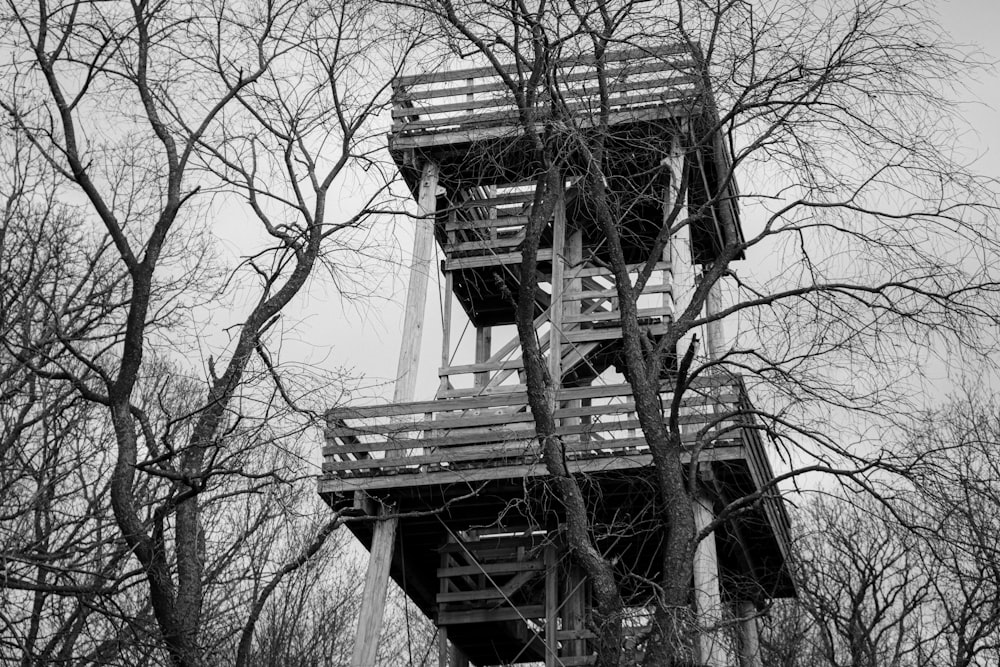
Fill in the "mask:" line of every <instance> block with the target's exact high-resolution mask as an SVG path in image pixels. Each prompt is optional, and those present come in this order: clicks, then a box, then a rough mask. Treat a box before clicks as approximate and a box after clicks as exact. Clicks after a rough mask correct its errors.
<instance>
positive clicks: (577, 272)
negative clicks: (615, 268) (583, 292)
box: [566, 262, 669, 280]
mask: <svg viewBox="0 0 1000 667" xmlns="http://www.w3.org/2000/svg"><path fill="white" fill-rule="evenodd" d="M643 266H645V264H643V263H636V264H629V265H627V268H628V272H629V273H638V272H639V270H640V269H642V267H643ZM667 267H669V263H668V262H657V263H656V264H654V265H653V270H654V271H659V270H661V269H663V268H667ZM594 276H604V277H606V278H607V279H608V280H614V276H613V275H612V273H611V269H608V268H605V267H603V266H586V265H585V266H580V267H574V268H571V269H570V270H569V272H568V273H567V274H566V278H591V277H594Z"/></svg>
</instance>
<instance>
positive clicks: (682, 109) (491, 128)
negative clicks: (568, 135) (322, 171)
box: [389, 103, 706, 151]
mask: <svg viewBox="0 0 1000 667" xmlns="http://www.w3.org/2000/svg"><path fill="white" fill-rule="evenodd" d="M704 113H706V111H705V109H704V108H703V107H702V105H700V104H697V103H691V104H685V105H683V106H682V105H680V104H679V103H674V104H668V105H657V106H654V107H646V108H642V109H636V108H631V109H627V110H624V111H612V112H611V113H610V114H609V117H608V121H607V122H608V125H609V126H614V125H617V124H619V123H641V122H653V121H664V120H668V119H673V118H693V117H698V116H701V115H702V114H704ZM598 121H599V118H598V116H596V115H592V116H590V117H578V122H577V125H578V127H579V128H580V129H587V128H589V127H594V126H597V125H598ZM400 129H401V128H399V127H394V128H393V130H392V131H391V132H390V134H389V150H391V151H404V150H408V149H419V148H430V147H433V146H447V145H453V144H462V143H474V142H477V141H487V140H491V139H503V138H511V139H513V138H516V137H518V136H520V135H521V133H522V128H521V127H520V126H519V125H517V124H513V123H510V124H497V125H480V126H475V127H454V128H449V129H439V130H437V131H419V132H418V133H402V132H401V131H400Z"/></svg>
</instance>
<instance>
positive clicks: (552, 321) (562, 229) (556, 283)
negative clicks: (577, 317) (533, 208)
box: [549, 185, 566, 388]
mask: <svg viewBox="0 0 1000 667" xmlns="http://www.w3.org/2000/svg"><path fill="white" fill-rule="evenodd" d="M565 245H566V195H565V192H563V188H562V186H561V185H560V190H559V194H558V199H557V201H556V210H555V214H554V216H553V218H552V302H551V305H550V306H549V375H550V376H551V377H552V384H553V386H555V387H556V388H559V387H561V386H562V329H563V302H562V297H563V274H564V267H565V259H566V258H565V257H564V253H565V250H564V249H565Z"/></svg>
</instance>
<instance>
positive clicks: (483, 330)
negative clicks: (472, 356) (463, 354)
mask: <svg viewBox="0 0 1000 667" xmlns="http://www.w3.org/2000/svg"><path fill="white" fill-rule="evenodd" d="M492 350H493V328H492V327H477V328H476V363H477V364H482V363H485V362H487V361H489V358H490V354H491V353H492ZM473 378H474V379H473V386H475V387H477V388H481V387H485V386H486V385H488V384H489V383H490V372H489V371H483V372H481V373H476V374H475V375H474V376H473Z"/></svg>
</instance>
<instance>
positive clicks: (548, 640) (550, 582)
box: [544, 544, 559, 667]
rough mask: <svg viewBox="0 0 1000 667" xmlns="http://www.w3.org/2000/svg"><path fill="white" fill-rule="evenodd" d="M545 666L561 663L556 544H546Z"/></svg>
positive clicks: (549, 666) (550, 666)
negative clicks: (559, 659) (558, 634)
mask: <svg viewBox="0 0 1000 667" xmlns="http://www.w3.org/2000/svg"><path fill="white" fill-rule="evenodd" d="M544 557H545V667H556V665H557V664H559V662H558V660H557V657H558V655H559V653H558V651H559V641H558V639H557V638H556V634H557V633H558V632H559V613H558V610H559V568H558V562H557V560H556V547H555V545H554V544H547V545H545V556H544Z"/></svg>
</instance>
